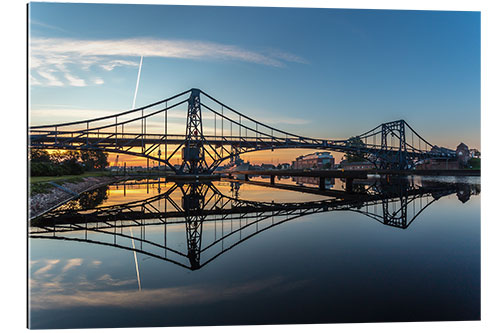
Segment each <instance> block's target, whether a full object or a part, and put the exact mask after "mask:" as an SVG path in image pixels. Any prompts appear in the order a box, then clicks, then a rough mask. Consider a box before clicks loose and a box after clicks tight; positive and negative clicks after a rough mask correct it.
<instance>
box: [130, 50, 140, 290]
mask: <svg viewBox="0 0 500 333" xmlns="http://www.w3.org/2000/svg"><path fill="white" fill-rule="evenodd" d="M141 69H142V56H141V62H140V63H139V72H138V73H137V82H136V83H135V93H134V101H133V102H132V109H135V99H136V98H137V90H138V89H139V80H140V79H141ZM130 236H132V237H131V239H132V247H133V248H134V260H135V272H136V274H137V284H138V285H139V290H141V277H140V276H139V265H138V264H137V252H135V242H134V233H133V232H132V227H130Z"/></svg>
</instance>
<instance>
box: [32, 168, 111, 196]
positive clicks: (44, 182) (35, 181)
mask: <svg viewBox="0 0 500 333" xmlns="http://www.w3.org/2000/svg"><path fill="white" fill-rule="evenodd" d="M111 175H112V174H111V172H109V171H89V172H84V173H82V174H81V175H65V176H41V177H30V193H31V195H33V194H38V193H46V192H48V191H50V190H51V189H52V188H53V187H54V186H53V185H52V184H50V183H49V182H54V183H56V184H59V185H61V184H64V183H68V182H69V183H79V182H81V181H83V179H84V178H87V177H104V176H111Z"/></svg>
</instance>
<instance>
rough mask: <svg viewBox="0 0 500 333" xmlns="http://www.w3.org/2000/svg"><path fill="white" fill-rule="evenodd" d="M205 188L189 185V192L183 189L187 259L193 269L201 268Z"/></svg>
mask: <svg viewBox="0 0 500 333" xmlns="http://www.w3.org/2000/svg"><path fill="white" fill-rule="evenodd" d="M203 188H204V186H199V185H198V184H189V185H188V188H187V190H184V188H183V187H181V190H182V193H183V197H182V208H183V209H184V213H185V218H186V242H187V251H188V253H187V257H188V259H189V262H190V264H191V268H192V269H198V268H200V252H201V234H202V226H203V221H204V220H205V217H206V215H203V214H200V211H201V210H203V207H204V199H205V195H204V193H202V189H203Z"/></svg>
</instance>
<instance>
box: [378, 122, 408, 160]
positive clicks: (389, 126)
mask: <svg viewBox="0 0 500 333" xmlns="http://www.w3.org/2000/svg"><path fill="white" fill-rule="evenodd" d="M381 134H382V143H381V146H382V149H383V150H385V151H389V150H391V149H390V148H391V147H393V148H394V147H395V148H396V149H397V151H396V154H392V156H389V154H387V155H388V156H385V158H384V159H383V163H382V168H384V169H400V170H403V169H406V168H407V167H408V165H409V162H410V161H409V160H408V156H407V155H408V154H407V149H406V135H405V121H404V120H397V121H392V122H389V123H385V124H382V133H381ZM389 135H390V136H391V138H395V139H396V140H397V142H399V144H396V145H394V144H392V143H391V144H389V143H388V140H387V137H388V136H389Z"/></svg>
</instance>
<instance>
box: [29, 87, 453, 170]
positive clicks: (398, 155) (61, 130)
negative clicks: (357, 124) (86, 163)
mask: <svg viewBox="0 0 500 333" xmlns="http://www.w3.org/2000/svg"><path fill="white" fill-rule="evenodd" d="M202 96H203V97H204V98H206V100H205V101H202V99H201V97H202ZM184 104H187V118H186V128H185V133H179V132H176V131H175V130H172V124H171V122H172V121H171V120H170V127H169V117H170V118H172V117H175V116H176V115H177V113H176V111H177V110H176V108H178V107H180V106H181V105H184ZM148 124H149V127H148ZM29 132H30V134H29V145H30V147H31V148H42V149H67V150H100V151H105V152H109V153H119V154H128V155H133V156H141V157H145V158H148V161H149V159H151V160H153V161H157V162H159V163H162V164H164V165H165V166H166V168H167V169H170V170H172V171H175V173H176V174H210V173H212V172H213V171H214V170H215V169H216V168H217V167H218V166H219V165H220V164H221V163H222V162H223V161H225V160H227V159H229V158H232V157H235V156H237V155H240V154H243V153H248V152H254V151H262V150H274V149H285V148H303V149H304V148H310V149H320V150H329V151H337V152H342V153H348V154H351V155H356V156H360V157H363V158H365V159H367V160H368V161H371V162H373V164H374V165H375V166H376V167H377V168H380V169H399V170H403V169H409V168H412V167H413V166H414V165H415V163H417V162H418V161H421V160H424V159H429V158H433V159H454V158H456V154H455V152H454V151H452V150H449V149H445V148H442V147H437V146H434V145H432V144H431V143H429V142H428V141H427V140H425V139H424V138H423V137H422V136H421V135H419V134H418V133H417V132H416V131H415V130H414V129H413V128H412V127H411V126H410V125H409V124H408V123H407V122H406V121H404V120H397V121H393V122H388V123H384V124H381V125H379V126H377V127H375V128H373V129H372V130H370V131H367V132H365V133H362V134H360V135H355V136H353V137H352V138H350V139H344V140H328V139H315V138H310V137H305V136H300V135H296V134H292V133H289V132H286V131H282V130H279V129H277V128H274V127H271V126H268V125H265V124H263V123H261V122H259V121H257V120H254V119H252V118H250V117H248V116H246V115H244V114H242V113H240V112H238V111H236V110H234V109H233V108H231V107H229V106H227V105H225V104H224V103H222V102H220V101H218V100H216V99H215V98H213V97H211V96H210V95H208V94H206V93H205V92H203V91H201V90H199V89H190V90H187V91H184V92H182V93H180V94H177V95H175V96H172V97H170V98H167V99H164V100H161V101H159V102H156V103H153V104H150V105H147V106H144V107H140V108H137V109H133V110H130V111H125V112H121V113H117V114H113V115H110V116H105V117H99V118H94V119H88V120H82V121H74V122H68V123H61V124H54V125H43V126H31V127H30V129H29ZM179 154H181V156H182V164H181V165H180V166H177V167H176V166H175V165H174V163H173V158H174V156H178V155H179Z"/></svg>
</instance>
